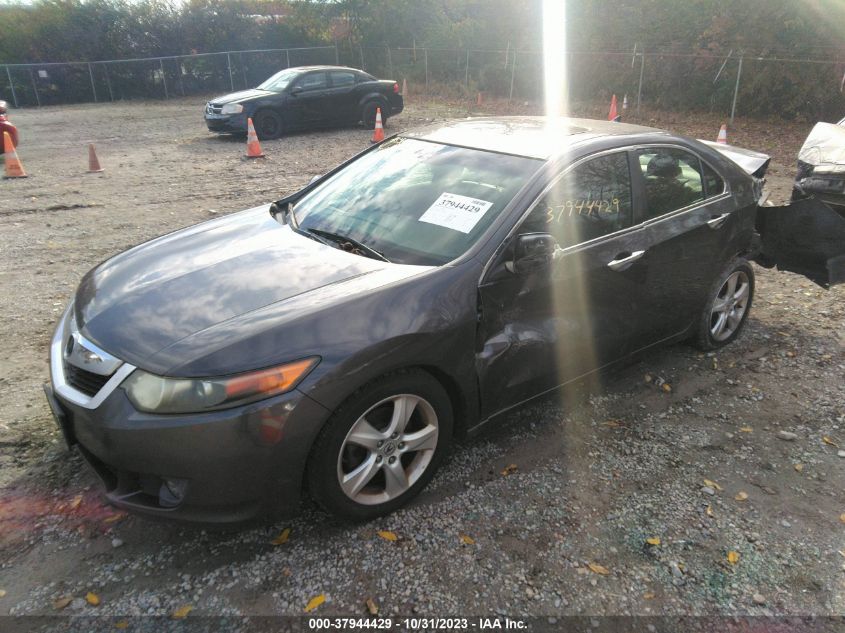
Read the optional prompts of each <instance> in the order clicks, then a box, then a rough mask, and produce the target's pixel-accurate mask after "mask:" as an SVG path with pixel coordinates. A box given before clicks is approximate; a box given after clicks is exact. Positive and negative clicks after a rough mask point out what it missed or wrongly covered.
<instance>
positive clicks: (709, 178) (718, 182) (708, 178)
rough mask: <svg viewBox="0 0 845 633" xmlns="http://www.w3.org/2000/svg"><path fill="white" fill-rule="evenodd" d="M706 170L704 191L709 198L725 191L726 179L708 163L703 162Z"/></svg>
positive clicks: (704, 170)
mask: <svg viewBox="0 0 845 633" xmlns="http://www.w3.org/2000/svg"><path fill="white" fill-rule="evenodd" d="M701 166H702V167H703V172H704V191H705V193H706V194H707V197H708V198H712V197H713V196H718V195H719V194H720V193H724V192H725V181H724V180H722V177H721V176H720V175H719V174H717V173H716V172H715V171H713V169H712V168H711V167H710V165H708V164H707V163H702V164H701Z"/></svg>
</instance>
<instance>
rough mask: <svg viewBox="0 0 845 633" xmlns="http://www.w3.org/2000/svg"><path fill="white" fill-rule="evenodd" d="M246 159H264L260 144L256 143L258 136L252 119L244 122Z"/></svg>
mask: <svg viewBox="0 0 845 633" xmlns="http://www.w3.org/2000/svg"><path fill="white" fill-rule="evenodd" d="M246 157H247V158H264V152H262V151H261V144H260V143H259V142H258V135H257V134H256V133H255V127H254V126H253V125H252V118H248V119H247V120H246Z"/></svg>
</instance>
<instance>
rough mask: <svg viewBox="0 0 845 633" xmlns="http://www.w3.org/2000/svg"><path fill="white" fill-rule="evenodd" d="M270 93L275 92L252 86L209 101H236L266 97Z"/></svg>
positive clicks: (222, 102)
mask: <svg viewBox="0 0 845 633" xmlns="http://www.w3.org/2000/svg"><path fill="white" fill-rule="evenodd" d="M269 94H273V93H272V92H269V91H267V90H259V89H258V88H250V89H249V90H241V91H239V92H233V93H231V94H227V95H223V96H222V97H215V98H214V99H212V100H211V101H210V102H209V103H219V104H226V103H236V102H238V101H247V100H249V99H255V98H256V97H266V96H267V95H269Z"/></svg>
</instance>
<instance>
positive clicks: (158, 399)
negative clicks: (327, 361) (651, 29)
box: [122, 358, 320, 413]
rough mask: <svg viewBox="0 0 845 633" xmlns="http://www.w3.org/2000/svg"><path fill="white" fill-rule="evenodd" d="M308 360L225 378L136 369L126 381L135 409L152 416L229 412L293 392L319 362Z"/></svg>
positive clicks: (313, 359) (127, 390) (317, 359)
mask: <svg viewBox="0 0 845 633" xmlns="http://www.w3.org/2000/svg"><path fill="white" fill-rule="evenodd" d="M319 360H320V359H319V358H306V359H304V360H298V361H295V362H293V363H288V364H286V365H280V366H279V367H271V368H270V369H261V370H259V371H252V372H249V373H246V374H238V375H235V376H226V377H222V378H164V377H162V376H155V375H153V374H148V373H147V372H145V371H142V370H140V369H136V370H135V371H134V372H132V374H131V375H130V376H129V377H128V378H127V379H126V380H124V381H123V385H122V387H123V389H124V391H126V395H127V396H128V397H129V400H130V401H131V402H132V404H133V405H135V407H136V408H137V409H139V410H141V411H146V412H148V413H201V412H203V411H213V410H216V409H227V408H229V407H234V406H237V405H240V404H246V403H247V402H254V401H256V400H262V399H264V398H269V397H270V396H276V395H278V394H280V393H285V392H286V391H290V390H291V389H293V388H294V387H295V386H296V385H297V383H298V382H299V381H300V380H301V379H302V378H304V377H305V376H306V374H308V372H309V371H311V370H312V369H313V368H314V367H315V366H316V365H317V363H318V362H319Z"/></svg>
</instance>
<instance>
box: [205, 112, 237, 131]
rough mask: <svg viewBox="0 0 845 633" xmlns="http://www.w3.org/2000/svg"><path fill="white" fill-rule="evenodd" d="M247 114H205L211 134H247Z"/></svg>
mask: <svg viewBox="0 0 845 633" xmlns="http://www.w3.org/2000/svg"><path fill="white" fill-rule="evenodd" d="M246 118H247V117H246V114H245V113H243V112H241V113H240V114H209V113H208V112H206V114H205V124H206V126H207V127H208V129H209V131H211V132H246V127H247V124H246Z"/></svg>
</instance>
